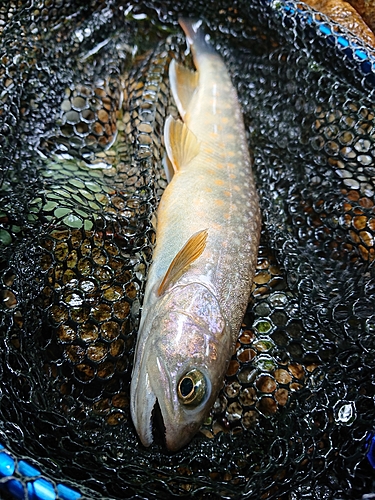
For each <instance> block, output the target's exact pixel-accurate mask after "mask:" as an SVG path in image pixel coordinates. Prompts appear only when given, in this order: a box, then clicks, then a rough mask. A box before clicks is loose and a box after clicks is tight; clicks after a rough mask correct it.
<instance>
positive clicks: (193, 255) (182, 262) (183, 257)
mask: <svg viewBox="0 0 375 500" xmlns="http://www.w3.org/2000/svg"><path fill="white" fill-rule="evenodd" d="M206 242H207V229H203V230H202V231H198V232H197V233H195V234H193V236H191V237H190V238H189V239H188V241H187V242H186V243H185V245H184V246H183V247H182V248H181V250H180V251H179V252H178V254H177V255H176V257H175V258H174V259H173V260H172V262H171V264H170V266H169V267H168V271H167V272H166V273H165V276H164V278H163V280H162V282H161V283H160V285H159V288H158V291H157V295H159V296H160V295H163V293H164V292H165V291H166V289H167V288H168V287H169V285H170V284H171V283H173V282H175V281H176V280H178V278H179V277H180V276H182V275H183V274H184V272H185V271H186V269H187V268H188V267H189V266H190V264H192V263H193V262H194V261H195V260H197V258H198V257H199V256H200V255H202V253H203V251H204V249H205V248H206Z"/></svg>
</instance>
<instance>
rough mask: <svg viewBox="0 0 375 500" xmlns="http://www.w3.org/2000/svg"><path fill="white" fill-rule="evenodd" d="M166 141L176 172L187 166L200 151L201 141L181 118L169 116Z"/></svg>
mask: <svg viewBox="0 0 375 500" xmlns="http://www.w3.org/2000/svg"><path fill="white" fill-rule="evenodd" d="M164 143H165V149H166V150H167V154H168V158H169V159H170V161H171V163H172V165H173V169H174V171H175V172H178V171H179V170H181V168H183V167H186V166H187V165H188V164H189V163H190V162H191V160H192V159H193V158H195V156H197V154H198V153H199V142H198V139H197V138H196V137H195V135H194V134H193V132H191V131H190V130H189V129H188V127H187V126H186V125H185V124H184V123H183V122H182V121H180V120H175V119H174V118H173V117H172V116H168V118H167V120H166V122H165V125H164Z"/></svg>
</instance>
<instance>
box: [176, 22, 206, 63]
mask: <svg viewBox="0 0 375 500" xmlns="http://www.w3.org/2000/svg"><path fill="white" fill-rule="evenodd" d="M178 22H179V23H180V26H181V28H182V29H183V30H184V33H185V35H186V39H187V41H188V42H189V44H190V46H191V48H192V51H193V55H194V62H195V59H196V57H197V56H199V55H200V54H204V53H207V52H210V53H214V52H215V50H214V49H213V48H212V47H211V45H209V44H208V43H207V42H206V39H205V33H204V31H203V30H202V29H201V28H200V27H201V25H202V24H203V22H202V20H200V19H193V18H188V17H180V18H179V19H178Z"/></svg>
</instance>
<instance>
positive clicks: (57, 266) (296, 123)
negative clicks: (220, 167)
mask: <svg viewBox="0 0 375 500" xmlns="http://www.w3.org/2000/svg"><path fill="white" fill-rule="evenodd" d="M181 14H182V15H185V16H194V17H200V18H202V19H203V20H204V23H205V30H206V32H207V33H208V34H209V35H210V37H211V42H212V43H213V44H215V46H216V48H217V50H218V51H219V53H220V54H221V55H222V56H223V57H224V59H225V61H226V64H227V66H228V68H229V70H230V72H231V75H232V78H233V82H234V83H235V85H236V87H237V89H238V92H239V98H240V102H241V106H242V108H243V111H244V118H245V124H246V128H247V131H248V139H249V148H250V151H251V155H252V157H253V160H254V171H255V175H256V179H257V186H258V190H259V194H260V198H261V207H262V216H263V230H262V238H261V246H260V250H259V256H258V265H257V273H256V276H255V279H254V288H253V292H252V295H251V297H250V301H249V308H248V313H247V315H246V317H245V319H244V324H243V328H242V330H241V332H240V336H239V340H238V344H237V350H236V353H235V355H234V356H233V358H232V361H231V363H230V366H229V369H228V372H227V376H226V380H225V385H224V387H223V389H222V391H221V393H220V396H219V398H218V400H217V402H216V404H215V406H214V408H213V409H212V412H211V415H210V418H209V419H208V420H207V422H206V423H205V425H204V427H203V428H202V430H201V432H200V433H199V434H198V435H197V436H196V437H195V438H194V439H193V441H192V442H191V443H190V444H189V445H188V446H186V447H185V448H184V449H183V450H181V451H179V452H178V453H175V454H169V453H167V452H166V451H165V449H164V448H163V446H162V444H155V445H153V446H152V447H151V448H150V449H145V448H143V447H142V445H141V444H140V442H139V440H138V438H137V436H136V433H135V431H134V428H133V425H132V423H131V419H130V412H129V382H130V376H131V367H132V359H133V353H134V344H135V339H136V334H137V326H138V321H139V310H140V306H141V304H142V296H143V291H144V286H145V280H146V277H147V270H148V267H149V264H150V261H151V259H152V249H153V245H154V228H153V225H152V214H153V212H154V211H155V209H156V207H157V204H158V201H159V199H160V196H161V194H162V192H163V189H164V188H165V186H166V180H165V177H164V172H163V168H162V158H163V154H164V149H163V139H162V128H163V124H164V120H165V117H166V116H167V115H168V114H170V113H171V112H172V113H175V108H174V104H173V102H172V99H171V96H170V92H169V83H168V77H167V69H168V65H169V62H170V59H171V58H172V57H178V58H179V59H182V60H184V59H186V62H187V63H188V64H189V63H191V61H190V57H189V55H188V54H187V52H186V44H185V41H184V39H183V37H182V34H181V33H180V30H179V28H178V25H177V17H178V15H181ZM0 29H1V39H0V99H1V111H0V146H1V147H0V165H1V174H0V175H1V177H0V179H1V181H0V182H1V185H0V190H1V191H0V196H1V198H0V200H1V201H0V245H1V254H0V293H1V295H0V297H1V303H0V308H1V313H0V332H1V335H0V344H1V345H0V358H1V361H0V394H1V396H0V443H1V445H2V446H3V447H4V448H1V450H0V488H1V489H2V492H1V495H3V497H4V498H30V499H31V498H32V499H37V498H38V499H39V498H61V499H66V498H69V499H72V498H78V497H79V495H80V494H81V495H82V497H83V498H110V499H120V498H160V495H164V496H166V497H176V498H180V497H181V498H184V497H185V498H212V499H213V498H218V497H222V498H236V499H239V498H250V499H259V498H264V499H265V498H267V499H276V498H277V499H309V500H310V499H311V500H313V499H316V500H320V499H322V498H325V499H336V500H339V499H361V498H362V497H363V498H370V497H371V492H373V491H374V479H375V473H374V469H373V468H372V465H374V464H375V451H374V450H375V442H374V441H373V434H372V431H373V430H374V428H375V419H374V417H375V408H374V396H375V379H374V377H375V337H374V335H375V311H374V293H375V272H374V259H375V250H374V236H375V208H374V178H375V168H374V148H375V121H374V118H375V114H374V112H375V109H374V104H373V103H374V95H375V93H374V90H373V88H374V82H375V79H374V69H373V67H374V66H373V65H374V59H373V57H374V55H375V54H374V53H371V48H370V47H365V46H364V45H363V44H362V42H361V41H360V40H359V39H357V38H356V37H354V36H352V35H351V34H350V33H348V32H347V31H345V29H343V28H339V27H338V26H337V25H335V24H334V23H331V22H330V21H329V19H328V18H326V17H324V16H322V15H319V16H318V15H316V14H313V12H312V11H311V10H309V9H308V7H307V6H306V5H304V4H301V3H299V4H297V3H296V2H281V1H280V2H268V1H266V0H263V1H262V0H253V1H251V2H248V1H245V0H243V1H237V2H233V1H230V2H229V1H224V0H221V1H219V2H217V1H211V2H210V1H207V0H205V1H199V0H197V1H188V2H185V1H184V2H182V1H181V2H180V1H176V0H174V1H173V2H172V1H163V2H151V1H150V2H133V3H132V2H121V1H119V2H115V1H100V0H92V1H91V2H83V1H82V2H77V1H74V2H73V1H72V2H71V1H61V0H44V1H42V0H40V1H37V2H35V1H29V2H21V1H11V0H9V1H6V2H3V3H2V6H1V7H0ZM371 54H372V55H371ZM233 265H236V266H240V265H241V262H234V263H233ZM233 300H236V297H233Z"/></svg>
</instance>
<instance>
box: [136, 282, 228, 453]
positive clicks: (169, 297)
mask: <svg viewBox="0 0 375 500" xmlns="http://www.w3.org/2000/svg"><path fill="white" fill-rule="evenodd" d="M156 306H157V307H154V308H150V309H149V310H148V313H147V316H146V317H145V318H144V319H143V321H142V325H141V330H140V339H139V340H140V341H139V342H138V345H137V352H136V356H135V363H134V370H133V376H132V385H131V412H132V418H133V422H134V425H135V427H136V429H137V432H138V434H139V436H140V439H141V441H142V443H143V444H144V445H145V446H149V445H150V444H151V443H152V442H153V415H154V413H153V412H154V410H155V409H156V408H158V409H159V411H160V414H161V417H162V422H163V426H162V427H163V429H164V433H165V436H164V437H165V443H166V446H167V448H168V449H169V450H170V451H177V450H178V449H179V448H181V447H183V446H184V445H185V444H187V443H188V442H189V441H190V440H191V439H192V437H193V436H194V434H196V432H197V431H198V430H199V428H200V426H201V425H202V423H203V422H204V420H205V418H206V417H207V414H208V412H209V411H210V409H211V407H212V406H213V404H214V402H215V399H216V397H217V395H218V392H219V390H220V388H221V386H222V383H223V378H224V374H225V371H226V368H227V365H228V363H229V360H230V355H231V352H232V339H231V337H232V336H231V334H230V327H229V325H228V324H227V322H226V321H225V318H224V315H223V314H222V311H221V309H220V305H219V303H218V301H217V299H216V298H215V296H214V294H213V293H212V292H211V291H210V290H208V288H206V287H205V286H203V285H201V284H198V283H193V284H189V285H185V286H175V287H173V288H172V289H171V290H170V291H169V292H167V293H166V294H165V296H164V297H163V298H162V299H161V300H160V303H157V304H156ZM142 338H144V339H145V340H144V341H143V342H142Z"/></svg>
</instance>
